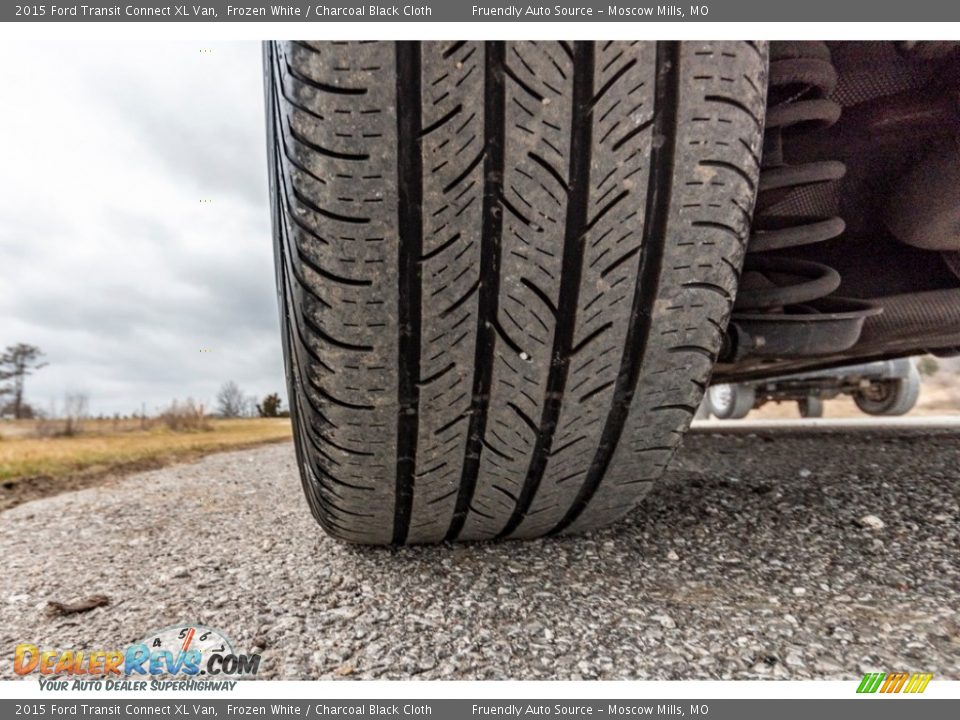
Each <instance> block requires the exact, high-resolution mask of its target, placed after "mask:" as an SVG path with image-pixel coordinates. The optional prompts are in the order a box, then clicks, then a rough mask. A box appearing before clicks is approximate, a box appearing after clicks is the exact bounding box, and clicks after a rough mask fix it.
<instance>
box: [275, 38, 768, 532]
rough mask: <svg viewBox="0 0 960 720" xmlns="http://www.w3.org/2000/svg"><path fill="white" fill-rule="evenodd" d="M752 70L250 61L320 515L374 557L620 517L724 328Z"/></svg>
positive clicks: (757, 126)
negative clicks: (393, 548)
mask: <svg viewBox="0 0 960 720" xmlns="http://www.w3.org/2000/svg"><path fill="white" fill-rule="evenodd" d="M766 68H767V49H766V46H765V45H764V44H757V43H739V42H682V43H676V42H655V43H654V42H612V41H611V42H596V43H594V42H577V43H572V44H568V43H543V42H508V43H503V42H487V43H484V42H454V43H442V42H423V43H419V42H399V43H389V42H374V43H357V42H322V43H321V42H310V43H306V42H289V43H287V42H283V43H267V44H266V45H265V70H266V80H267V82H266V102H267V110H268V112H267V124H268V135H269V138H268V155H269V159H270V167H271V175H270V184H271V191H272V192H271V194H272V198H273V224H274V238H275V250H276V253H275V255H276V267H277V282H278V288H279V295H280V307H281V314H282V326H283V333H284V352H285V360H286V364H287V368H286V369H287V377H288V386H289V392H290V398H291V402H290V405H291V412H292V415H293V422H294V426H295V433H294V435H295V444H296V449H297V454H298V460H299V465H300V471H301V479H302V483H303V487H304V490H305V493H306V496H307V500H308V502H309V505H310V508H311V510H312V512H313V515H314V516H315V518H316V519H317V521H318V522H319V523H320V525H321V526H323V528H324V529H325V530H326V531H327V532H328V533H330V534H331V535H334V536H335V537H337V538H341V539H343V540H346V541H350V542H357V543H369V544H390V543H393V544H406V543H428V542H438V541H443V540H484V539H494V538H528V537H536V536H540V535H545V534H551V533H559V532H579V531H585V530H590V529H593V528H596V527H599V526H602V525H605V524H607V523H609V522H611V521H613V520H616V519H618V518H621V517H623V516H624V515H625V514H627V513H628V512H629V511H630V510H631V509H633V508H634V507H636V506H637V504H638V503H639V502H640V499H641V498H642V497H643V495H644V494H645V493H646V492H647V490H648V488H649V487H650V484H651V482H652V481H653V480H655V479H656V478H657V477H659V475H660V474H661V473H662V471H663V469H664V468H665V467H666V465H667V463H668V461H669V460H670V458H671V456H672V455H673V452H674V450H675V449H676V447H677V445H678V442H679V440H680V438H681V436H682V434H683V433H684V432H685V431H686V429H687V427H688V425H689V423H690V419H691V417H692V416H693V414H694V412H695V411H696V408H697V406H698V404H699V402H700V399H701V395H702V393H703V390H704V388H705V386H706V383H707V381H708V378H709V376H710V372H711V370H712V366H713V364H714V362H715V359H716V356H717V353H718V351H719V349H720V344H721V339H722V336H723V333H724V330H725V328H726V325H727V321H728V318H729V314H730V310H731V307H732V302H733V299H734V296H735V293H736V289H737V282H738V277H739V272H740V268H741V264H742V261H743V255H744V247H745V244H746V240H747V237H748V234H749V224H750V217H751V213H752V208H753V203H754V200H755V193H756V189H757V182H758V174H759V162H758V159H759V157H760V152H761V145H762V134H763V114H764V107H765V88H766Z"/></svg>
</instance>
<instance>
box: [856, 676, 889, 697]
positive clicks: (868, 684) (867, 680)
mask: <svg viewBox="0 0 960 720" xmlns="http://www.w3.org/2000/svg"><path fill="white" fill-rule="evenodd" d="M885 677H886V673H867V674H866V675H864V676H863V680H861V681H860V687H858V688H857V692H858V693H875V692H876V691H877V689H878V688H879V687H880V683H882V682H883V679H884V678H885Z"/></svg>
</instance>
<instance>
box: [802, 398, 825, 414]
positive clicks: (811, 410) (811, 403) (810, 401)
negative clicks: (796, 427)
mask: <svg viewBox="0 0 960 720" xmlns="http://www.w3.org/2000/svg"><path fill="white" fill-rule="evenodd" d="M797 407H799V408H800V417H805V418H818V417H823V400H821V399H820V398H818V397H815V396H813V395H808V396H807V397H805V398H804V399H803V400H797Z"/></svg>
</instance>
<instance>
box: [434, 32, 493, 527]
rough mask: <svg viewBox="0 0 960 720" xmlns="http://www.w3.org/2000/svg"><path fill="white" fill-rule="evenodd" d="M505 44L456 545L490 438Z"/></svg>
mask: <svg viewBox="0 0 960 720" xmlns="http://www.w3.org/2000/svg"><path fill="white" fill-rule="evenodd" d="M505 68H506V44H505V43H503V42H497V41H488V42H486V43H484V79H483V83H484V88H483V90H484V98H485V99H486V102H485V104H484V110H483V134H484V150H483V152H482V153H480V154H479V155H478V156H477V157H478V160H477V161H476V162H479V161H480V160H479V159H480V158H482V159H483V164H484V167H483V183H484V186H483V219H482V235H481V238H480V287H479V289H478V292H479V297H478V301H477V306H478V310H477V336H476V345H475V349H474V365H473V384H472V396H471V404H470V420H469V428H468V430H467V441H466V443H465V446H464V456H463V469H462V473H461V476H460V487H459V489H458V491H457V500H456V504H455V506H454V511H453V516H452V518H451V520H450V527H449V528H448V529H447V535H446V539H447V540H455V539H456V538H457V536H458V535H459V534H460V532H461V530H463V526H464V523H465V522H466V519H467V513H468V512H469V511H470V509H471V504H472V502H473V493H474V491H475V489H476V485H477V477H478V475H479V472H480V454H481V453H482V451H483V444H482V443H483V438H484V435H485V434H486V424H487V406H488V403H489V398H490V385H491V383H492V381H493V369H492V366H493V353H494V350H495V348H496V331H495V329H494V325H495V322H496V317H497V304H498V298H499V294H500V253H501V234H502V232H503V206H502V198H503V168H504V138H505V135H506V127H505V124H506V111H505V108H506V92H505V87H504V76H505V74H504V71H505Z"/></svg>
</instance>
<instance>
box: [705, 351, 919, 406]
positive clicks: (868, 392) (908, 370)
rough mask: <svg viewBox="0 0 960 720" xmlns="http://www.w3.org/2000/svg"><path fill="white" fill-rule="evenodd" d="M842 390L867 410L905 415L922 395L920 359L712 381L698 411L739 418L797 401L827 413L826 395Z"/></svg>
mask: <svg viewBox="0 0 960 720" xmlns="http://www.w3.org/2000/svg"><path fill="white" fill-rule="evenodd" d="M840 395H849V396H851V397H852V398H853V401H854V402H855V403H856V404H857V407H858V408H860V409H861V410H862V411H863V412H865V413H866V414H868V415H905V414H906V413H908V412H910V410H912V409H913V406H914V405H916V403H917V397H918V396H919V395H920V373H919V372H918V370H917V364H916V361H915V360H914V358H898V359H896V360H881V361H877V362H870V363H863V364H859V365H848V366H846V367H841V368H833V369H830V370H821V371H819V372H809V373H796V374H793V375H783V376H781V377H776V378H768V379H765V380H760V381H757V382H743V383H719V384H716V385H711V386H710V388H709V390H708V391H707V393H706V395H704V398H703V403H702V404H701V406H700V412H699V413H698V414H697V416H698V417H699V418H701V419H706V418H708V417H710V416H711V415H712V416H713V417H715V418H718V419H720V420H739V419H740V418H744V417H746V416H747V413H749V412H750V411H751V410H755V409H757V408H760V407H762V406H763V405H765V404H766V403H768V402H775V403H781V402H795V403H797V406H798V407H799V409H800V415H801V416H802V417H805V418H817V417H821V416H822V415H823V402H824V400H832V399H833V398H836V397H838V396H840Z"/></svg>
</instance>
